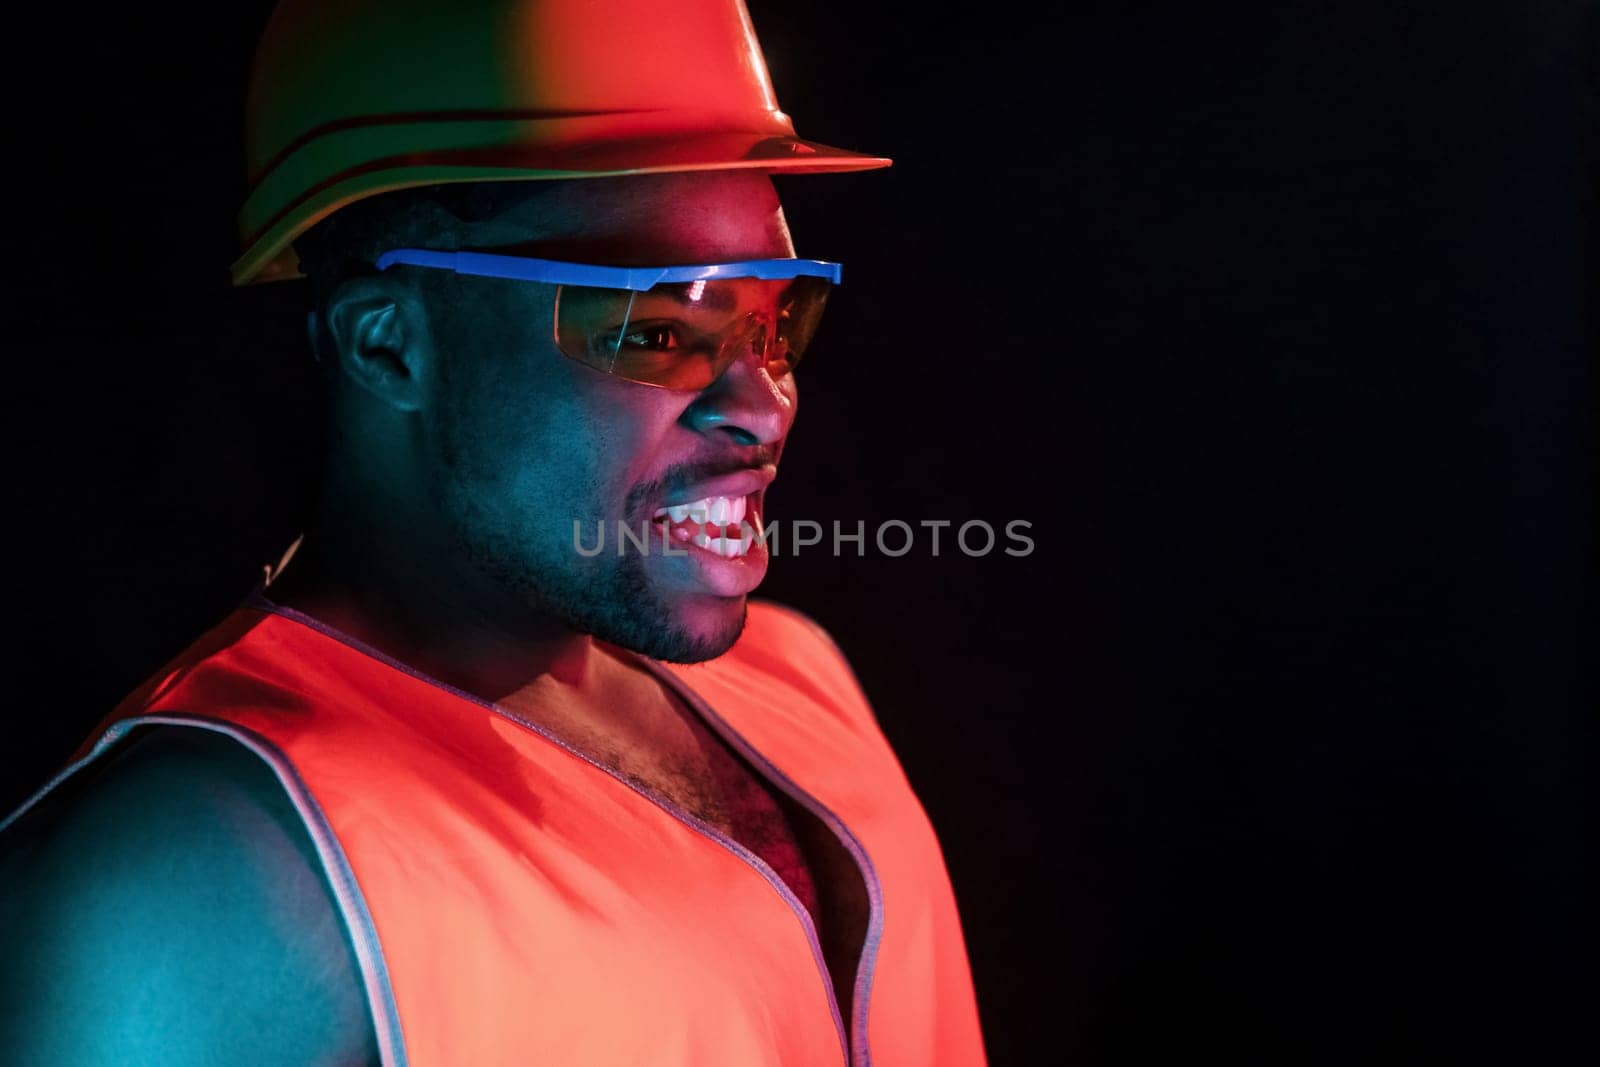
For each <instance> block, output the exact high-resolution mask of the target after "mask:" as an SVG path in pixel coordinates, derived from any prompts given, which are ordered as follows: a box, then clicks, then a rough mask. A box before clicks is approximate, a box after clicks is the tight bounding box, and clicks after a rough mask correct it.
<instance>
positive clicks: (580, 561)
mask: <svg viewBox="0 0 1600 1067" xmlns="http://www.w3.org/2000/svg"><path fill="white" fill-rule="evenodd" d="M480 230H481V232H475V233H474V234H473V235H472V236H473V240H472V242H471V247H474V248H476V249H478V250H485V251H487V250H494V251H499V252H505V253H511V254H518V255H529V256H538V257H542V258H546V259H560V260H569V261H575V262H586V263H598V264H608V265H616V266H651V265H658V266H667V265H679V264H691V263H714V262H723V261H730V260H745V259H770V258H778V257H790V256H793V255H795V252H794V246H793V244H792V242H791V240H790V237H789V233H788V228H787V225H786V224H785V221H784V218H783V213H782V209H781V207H780V205H779V202H778V198H777V194H776V192H775V190H774V188H773V186H772V182H771V180H770V178H768V177H767V176H766V175H764V174H759V173H751V172H738V171H734V172H709V173H691V174H671V175H649V176H628V177H622V178H609V179H587V180H582V181H573V182H564V183H561V185H560V186H559V187H552V192H548V193H545V194H544V195H537V196H535V197H534V198H531V199H530V200H529V201H528V202H527V203H526V204H523V205H519V206H518V207H517V208H514V209H513V210H512V211H510V212H509V213H508V214H507V215H505V216H502V217H501V218H499V219H497V220H495V222H493V223H492V224H484V225H483V226H481V227H480ZM479 238H481V240H480V239H479ZM441 290H442V295H441V296H440V297H439V298H437V299H435V300H433V301H432V302H431V306H432V308H433V311H432V315H431V318H430V335H431V344H432V347H433V350H434V358H435V359H436V360H437V361H438V373H437V375H436V376H435V382H436V388H435V395H434V396H433V398H432V399H433V403H432V404H431V405H430V407H429V408H428V409H426V410H424V411H423V412H422V418H423V422H424V434H425V443H424V445H423V455H424V462H426V463H428V464H430V465H431V468H432V469H431V470H430V471H429V472H428V478H427V482H428V484H430V486H431V487H432V489H433V493H432V496H431V499H432V501H434V505H433V506H435V507H437V508H438V509H440V514H439V519H440V520H441V522H442V524H443V527H444V529H445V531H446V537H447V542H446V543H447V544H449V545H450V552H451V553H452V555H453V556H454V557H456V558H454V559H452V560H451V564H452V568H451V569H454V570H459V569H461V568H467V569H468V571H469V573H471V574H473V576H474V577H475V578H479V579H486V581H483V582H482V583H481V586H480V587H481V588H486V589H492V590H494V593H493V595H494V596H495V597H497V598H503V599H502V600H501V603H499V604H495V605H486V608H487V609H488V610H491V611H493V612H495V613H500V612H504V611H507V610H509V611H511V612H512V613H519V612H523V611H528V612H531V613H536V614H538V615H544V616H551V617H554V618H557V619H560V620H562V621H564V622H566V623H567V624H568V625H570V626H572V627H573V628H574V629H576V630H579V631H580V632H585V633H591V634H594V635H595V636H597V637H599V638H602V639H603V640H607V641H610V642H612V643H614V644H618V645H622V646H624V647H627V648H631V649H634V650H635V651H639V652H642V653H644V654H646V655H649V656H653V657H655V658H658V659H664V660H672V661H678V662H692V661H696V660H701V659H706V658H710V657H712V656H716V655H718V654H720V653H721V652H723V651H724V650H726V649H727V648H728V646H729V645H731V644H732V643H733V641H734V639H735V638H737V637H738V635H739V631H740V630H741V629H742V627H743V624H744V612H745V596H746V594H748V593H749V592H750V591H751V590H752V589H754V588H755V587H756V586H757V585H758V584H759V583H760V581H761V579H762V576H763V575H764V574H765V571H766V565H767V555H766V551H765V549H764V548H763V547H762V546H761V545H760V544H759V543H756V544H752V545H751V547H750V549H749V551H748V553H747V554H745V555H744V556H743V557H742V558H726V557H725V556H724V555H723V554H721V553H719V552H717V551H715V550H714V546H713V548H712V549H706V548H701V547H699V546H697V545H695V544H693V543H692V542H689V543H684V542H681V541H679V540H677V539H676V538H673V539H672V541H671V546H670V547H671V554H667V552H666V551H665V548H664V545H663V527H662V526H660V525H658V524H656V523H655V522H654V521H653V517H654V515H655V514H656V512H658V511H659V510H660V509H661V508H663V507H665V506H667V505H679V504H687V503H690V502H692V501H697V500H700V499H703V498H706V497H717V496H726V497H730V498H733V499H735V500H741V499H742V500H743V502H744V506H745V508H746V517H745V521H746V522H748V523H750V524H751V525H752V526H756V524H757V522H758V521H759V520H760V517H761V516H762V514H763V503H764V495H765V487H766V484H767V483H768V482H769V481H771V479H772V477H773V476H774V475H775V474H776V473H777V463H778V459H779V456H780V454H781V452H782V449H783V444H784V441H785V439H786V438H787V436H788V433H789V428H790V426H791V425H792V424H793V421H794V416H795V406H796V401H797V392H796V386H795V381H794V375H793V374H789V375H786V376H783V377H781V378H779V379H778V380H776V381H775V380H773V378H772V377H771V376H770V375H769V373H768V371H767V369H766V368H765V366H764V365H763V364H762V361H761V360H760V358H759V357H757V356H755V355H753V354H751V353H750V352H748V351H747V352H745V353H743V354H742V355H741V357H740V358H739V359H738V360H737V361H736V362H735V363H734V364H733V365H732V366H731V367H729V369H728V370H727V371H726V372H725V373H724V374H723V375H722V376H721V377H720V378H719V379H718V380H717V381H715V382H713V383H712V384H711V385H709V386H706V387H705V388H704V389H700V390H695V391H678V390H669V389H663V388H658V387H653V386H648V385H640V384H637V383H634V382H629V381H625V380H622V379H620V378H615V377H612V376H610V375H607V374H604V373H602V372H600V371H597V370H594V369H592V368H590V367H587V366H584V365H583V364H580V363H578V362H577V361H575V360H572V359H569V358H567V357H566V356H564V355H562V353H561V352H560V350H559V349H558V348H557V347H556V345H555V341H554V338H553V336H552V334H553V330H552V326H553V321H554V320H553V316H554V301H555V293H556V290H555V288H554V287H553V286H548V285H539V284H529V283H523V282H515V281H506V280H500V279H491V278H481V277H465V276H463V277H456V276H449V277H448V278H447V279H446V280H445V281H444V283H443V285H442V286H441ZM773 294H774V289H773V286H772V285H771V283H762V282H757V281H754V280H751V281H750V282H749V283H748V285H745V284H741V287H740V301H741V311H742V310H745V309H746V308H745V305H746V304H748V310H760V311H765V310H769V309H768V308H766V307H762V306H761V304H762V302H763V301H764V300H765V301H769V302H770V300H771V298H772V296H773ZM575 521H576V522H577V524H578V531H577V536H578V538H580V540H579V541H578V542H576V543H575V533H574V522H575ZM619 522H620V523H622V524H624V525H626V526H627V527H628V528H629V529H630V530H632V531H633V532H634V534H635V535H636V536H639V535H640V534H641V531H642V532H643V533H645V534H647V535H648V540H647V541H646V544H647V546H648V550H647V551H641V550H640V549H639V548H638V547H637V546H636V545H635V544H634V543H632V542H631V541H629V542H623V551H622V552H621V554H620V555H619V553H618V529H617V527H618V523H619ZM757 528H759V527H757ZM602 530H603V531H604V550H603V551H601V552H599V553H598V554H593V555H585V554H584V553H581V552H579V551H578V548H577V544H578V543H581V545H582V546H583V547H584V549H585V550H586V551H588V552H592V551H593V549H594V548H595V546H596V545H597V544H598V543H599V540H600V537H601V531H602ZM473 584H474V585H479V583H478V582H476V581H475V582H474V583H473Z"/></svg>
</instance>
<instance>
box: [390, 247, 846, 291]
mask: <svg viewBox="0 0 1600 1067" xmlns="http://www.w3.org/2000/svg"><path fill="white" fill-rule="evenodd" d="M396 264H405V265H408V266H413V267H435V268H438V269H441V270H453V271H455V272H456V273H457V274H476V275H481V276H483V277H486V278H513V279H516V280H518V281H524V282H545V283H547V284H551V285H589V286H596V287H601V288H608V289H631V290H633V291H634V292H640V293H642V292H644V291H645V290H646V289H649V288H650V287H651V286H654V285H659V284H661V283H663V282H695V281H699V280H700V279H702V278H765V279H782V278H798V277H800V276H801V275H806V276H808V277H814V278H827V279H828V280H829V281H830V282H832V283H833V284H834V285H838V284H839V274H840V267H839V264H837V263H828V262H825V261H823V260H820V259H744V260H740V261H738V262H736V263H707V264H700V265H698V266H689V267H602V266H597V265H595V264H590V263H563V262H561V261H560V260H556V259H534V258H532V257H529V256H502V255H495V254H492V253H488V252H436V251H433V250H432V249H427V248H396V249H392V250H390V251H388V252H385V253H384V254H383V255H381V256H379V257H378V262H377V267H378V269H379V270H387V269H389V268H390V267H392V266H394V265H396Z"/></svg>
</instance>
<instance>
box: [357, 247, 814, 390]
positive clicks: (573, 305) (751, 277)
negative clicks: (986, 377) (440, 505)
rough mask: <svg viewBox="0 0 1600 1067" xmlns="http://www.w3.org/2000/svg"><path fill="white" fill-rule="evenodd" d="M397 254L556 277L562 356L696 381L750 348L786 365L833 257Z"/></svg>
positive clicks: (489, 274) (468, 268) (428, 262)
mask: <svg viewBox="0 0 1600 1067" xmlns="http://www.w3.org/2000/svg"><path fill="white" fill-rule="evenodd" d="M399 264H404V265H406V266H413V267H431V268H435V269H439V270H452V271H455V272H456V273H457V274H471V275H478V276H480V277H486V278H510V279H514V280H517V281H525V282H537V283H539V284H541V285H553V286H555V287H556V299H555V327H554V337H555V343H556V347H557V348H559V349H560V350H561V352H562V353H563V354H564V355H566V356H567V357H568V358H569V359H575V360H577V361H578V362H579V363H582V364H584V365H585V366H588V367H593V368H594V369H595V370H598V371H601V372H602V373H605V374H611V375H615V376H616V377H618V378H623V379H626V380H627V381H630V382H638V383H639V384H640V385H654V386H659V387H661V388H665V389H704V388H705V387H706V386H708V385H710V384H711V383H712V382H714V381H716V380H717V379H718V378H719V377H721V375H722V373H723V371H725V370H727V369H728V367H730V366H731V365H732V364H733V362H734V361H735V360H737V359H738V358H739V357H740V356H741V355H743V354H744V353H745V352H748V351H752V350H754V351H755V352H756V353H757V354H758V355H760V357H761V358H762V359H763V360H764V361H765V364H766V368H767V372H768V373H769V374H770V375H771V376H772V377H773V378H774V379H776V378H781V377H782V376H784V375H785V374H788V373H789V372H790V371H792V370H794V368H795V365H796V364H797V363H799V362H800V357H801V356H802V355H804V354H805V351H806V348H807V346H808V345H810V343H811V338H812V336H813V335H814V334H815V333H816V331H817V322H818V321H819V320H820V319H821V317H822V308H823V305H824V304H825V303H826V302H827V299H828V291H829V290H830V289H831V288H832V287H833V286H835V285H837V284H839V273H840V268H839V264H837V263H825V262H823V261H821V260H815V259H750V260H742V261H740V262H737V263H710V264H702V265H699V266H688V267H603V266H594V265H591V264H587V263H563V262H561V261H559V260H553V259H532V258H528V257H525V256H503V255H496V254H491V253H487V252H437V251H433V250H430V249H423V248H397V249H394V250H392V251H389V252H385V253H384V254H383V255H381V256H379V257H378V260H377V264H376V265H377V268H378V269H379V270H387V269H388V268H390V267H392V266H396V265H399Z"/></svg>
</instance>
